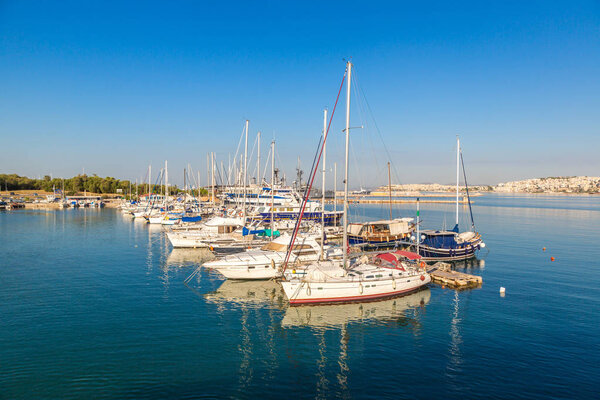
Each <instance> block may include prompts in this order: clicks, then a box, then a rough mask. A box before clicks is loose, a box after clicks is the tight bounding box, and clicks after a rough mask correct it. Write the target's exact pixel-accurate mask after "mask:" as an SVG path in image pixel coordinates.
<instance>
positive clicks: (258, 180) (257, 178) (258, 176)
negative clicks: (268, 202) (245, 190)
mask: <svg viewBox="0 0 600 400" xmlns="http://www.w3.org/2000/svg"><path fill="white" fill-rule="evenodd" d="M257 140H258V149H257V152H256V154H257V155H256V183H257V184H258V186H260V131H258V137H257ZM258 195H259V196H260V191H259V192H258ZM257 200H258V203H259V204H260V199H257Z"/></svg>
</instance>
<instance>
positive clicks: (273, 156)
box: [271, 140, 275, 240]
mask: <svg viewBox="0 0 600 400" xmlns="http://www.w3.org/2000/svg"><path fill="white" fill-rule="evenodd" d="M274 200H275V141H274V140H273V141H272V142H271V240H272V239H273V234H274V233H275V226H274V222H273V219H274V218H273V212H274Z"/></svg>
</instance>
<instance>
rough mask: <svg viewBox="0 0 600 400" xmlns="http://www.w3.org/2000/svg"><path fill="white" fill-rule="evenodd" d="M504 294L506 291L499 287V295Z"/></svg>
mask: <svg viewBox="0 0 600 400" xmlns="http://www.w3.org/2000/svg"><path fill="white" fill-rule="evenodd" d="M504 293H506V289H505V288H504V287H503V286H500V294H504Z"/></svg>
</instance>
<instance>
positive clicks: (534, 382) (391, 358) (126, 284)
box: [0, 194, 600, 399]
mask: <svg viewBox="0 0 600 400" xmlns="http://www.w3.org/2000/svg"><path fill="white" fill-rule="evenodd" d="M360 207H361V209H360V210H358V212H359V214H361V215H367V216H369V217H370V218H373V219H380V218H382V217H386V215H387V212H388V211H387V210H386V209H385V208H383V209H382V208H381V207H379V206H376V205H363V206H360ZM473 207H474V213H475V214H476V215H477V216H478V220H479V222H478V225H479V226H480V229H481V230H482V231H484V232H486V241H487V243H488V247H487V248H486V249H487V251H486V252H484V253H482V254H480V256H479V259H476V260H471V261H468V262H459V263H456V264H455V265H454V268H455V270H456V271H458V272H463V273H467V274H471V275H478V276H481V277H482V278H483V280H484V281H485V282H484V285H483V286H481V287H480V288H478V289H475V290H460V291H455V290H453V289H450V288H448V287H447V286H446V287H445V288H442V287H441V286H440V285H437V284H435V285H434V284H430V285H428V288H427V289H426V290H424V291H419V292H417V293H414V294H412V295H410V296H406V297H399V298H396V299H390V300H383V301H378V302H367V303H353V304H346V305H323V306H308V307H306V306H303V307H290V306H289V305H288V302H287V301H286V297H285V294H284V293H283V290H282V288H281V285H280V284H278V283H277V282H274V281H270V280H267V281H230V280H226V279H224V277H222V276H221V274H219V273H218V272H217V271H214V270H210V269H206V268H202V269H200V271H199V272H198V274H197V276H195V277H194V278H193V279H192V280H191V281H188V282H187V283H184V281H185V280H186V279H187V278H188V277H189V276H190V275H191V274H192V272H193V271H194V270H195V269H196V268H197V266H198V265H201V264H203V263H205V262H208V261H209V260H211V259H214V255H212V254H211V252H210V251H208V252H207V251H206V250H201V249H196V250H194V249H190V250H187V249H172V248H171V246H170V244H169V242H168V240H167V238H166V236H165V228H163V227H161V226H155V225H152V224H146V223H141V222H140V221H137V218H136V219H131V218H129V217H127V216H125V215H123V214H122V213H120V212H118V211H117V210H115V209H111V208H104V209H90V208H79V209H64V210H60V209H59V210H28V209H25V210H14V211H6V212H3V213H1V214H0V235H1V237H2V240H3V251H4V253H5V258H4V260H5V261H4V262H3V263H2V276H3V282H4V283H3V285H2V288H0V299H1V300H2V315H3V321H4V327H5V329H2V330H0V340H1V341H2V343H10V344H11V346H9V347H6V346H4V347H3V348H2V349H3V350H2V360H3V363H2V365H1V366H0V372H1V374H0V383H1V384H2V387H3V391H4V392H3V393H4V395H5V396H6V397H9V398H12V397H19V395H18V394H20V393H21V394H22V393H27V394H28V396H27V397H44V396H49V397H70V396H73V397H89V396H92V395H94V396H95V397H98V398H114V397H120V398H140V397H145V398H147V397H154V396H158V393H160V394H161V396H162V395H165V393H167V395H169V396H171V397H194V396H195V395H197V394H199V393H202V394H204V395H210V396H214V397H252V396H255V395H259V393H261V391H262V389H261V388H262V387H264V386H268V387H270V390H271V392H272V393H273V394H274V395H279V394H281V395H283V394H284V393H285V394H288V395H289V394H290V393H291V394H292V395H293V394H297V395H298V396H301V397H304V396H307V397H316V396H318V395H319V393H323V394H324V393H325V392H327V393H330V392H332V391H333V392H336V393H341V394H346V395H348V396H349V395H351V394H352V395H354V396H359V395H360V394H361V393H363V394H365V395H366V393H365V392H364V390H365V389H364V388H365V386H364V383H365V381H368V380H372V381H375V382H378V384H377V385H376V386H374V387H371V388H370V389H369V393H370V396H373V397H382V396H386V393H388V391H390V390H392V389H391V383H386V382H387V378H386V379H384V378H383V377H382V376H381V369H384V370H387V369H393V370H394V374H393V375H394V377H395V379H399V380H410V381H411V382H413V386H414V388H415V389H416V391H417V393H419V395H418V396H416V397H419V398H429V397H432V396H433V397H435V396H436V393H438V390H439V389H438V387H436V386H431V382H432V380H433V381H439V382H440V384H441V385H443V386H447V387H448V388H449V389H448V390H447V394H446V396H447V397H448V398H451V399H454V398H455V399H459V398H464V397H469V396H470V394H471V393H473V392H474V391H477V392H478V393H480V394H481V395H490V396H491V394H492V393H494V392H496V391H502V393H503V394H504V396H503V397H521V396H526V397H529V398H540V399H541V398H545V397H546V394H545V393H546V392H545V389H544V388H545V387H546V386H547V385H552V387H553V395H554V396H557V397H565V398H566V397H571V396H575V397H580V396H584V397H585V396H586V395H588V394H590V393H593V392H594V390H595V386H596V382H597V380H596V378H597V377H596V376H595V375H594V374H593V373H592V374H590V371H593V370H594V369H593V368H592V365H593V364H595V362H596V360H598V359H600V354H598V352H597V351H596V350H594V349H595V347H594V343H595V341H596V337H597V336H598V335H600V332H599V331H598V326H600V324H598V322H599V321H598V315H597V312H596V310H597V308H598V307H600V293H599V292H598V287H600V286H599V285H600V274H599V272H598V271H597V269H595V268H589V269H588V271H587V276H588V277H587V279H586V280H585V282H583V281H581V280H580V279H578V276H579V273H578V271H579V270H580V266H581V265H594V262H595V261H594V255H593V254H592V253H591V252H586V251H583V249H585V248H588V247H589V246H593V238H594V237H596V236H597V235H598V234H600V231H598V227H599V226H600V223H599V221H600V203H599V202H598V200H597V198H594V197H577V198H574V199H572V198H565V197H558V198H557V197H552V196H545V197H544V196H542V197H540V196H539V195H523V196H517V197H515V196H509V195H493V194H492V195H486V196H482V197H480V200H479V201H478V202H477V203H476V204H474V206H473ZM398 212H401V213H403V214H406V215H408V214H410V213H411V212H414V208H413V207H412V206H410V205H407V206H404V208H400V209H399V210H398ZM449 212H450V214H451V213H452V209H451V208H450V209H449V208H448V207H446V206H443V205H436V204H429V205H423V208H422V213H423V214H426V215H428V223H429V224H431V225H438V226H439V225H441V224H443V221H444V218H445V216H446V215H447V214H448V213H449ZM517 221H518V223H519V224H521V226H522V227H523V229H521V230H517V231H514V230H512V231H511V229H510V228H511V227H512V226H514V224H515V223H517ZM556 225H560V226H561V227H562V229H561V230H560V231H557V230H554V229H550V228H552V227H554V226H556ZM507 232H511V233H510V235H507ZM565 236H568V237H570V238H573V239H571V240H565ZM532 238H535V239H533V240H532ZM59 243H60V244H61V245H60V246H58V244H59ZM524 243H527V244H526V245H523V244H524ZM22 246H27V247H28V248H31V249H32V251H29V252H22V251H20V250H19V249H21V248H22ZM543 247H546V251H543V250H542V248H543ZM107 249H110V251H109V252H107V251H106V250H107ZM550 256H553V257H556V260H557V261H555V262H550ZM484 262H485V265H484ZM500 286H503V287H506V296H505V297H501V296H500V295H499V293H498V290H499V287H500ZM25 287H26V288H28V289H27V294H26V295H24V296H19V297H15V296H13V295H12V294H11V293H14V291H15V290H16V289H17V288H25ZM574 288H577V289H574ZM549 293H552V295H550V294H549ZM573 304H577V307H573ZM548 315H551V316H552V318H548ZM511 321H512V322H511ZM514 321H519V322H518V323H517V322H514ZM573 321H577V322H576V323H575V324H573ZM515 335H517V336H518V337H519V340H514V337H515ZM491 337H494V338H495V339H494V340H492V339H490V338H491ZM381 347H383V348H384V350H383V349H382V348H381ZM559 349H560V351H558V350H559ZM375 354H377V357H374V356H373V355H375ZM424 354H425V356H424ZM578 360H583V361H578ZM506 363H510V364H511V365H513V366H514V367H513V368H510V369H506V368H501V367H500V366H501V365H504V364H506ZM215 365H218V366H219V370H218V372H217V371H215V368H214V366H215ZM458 366H460V368H459V367H458ZM359 368H360V370H361V373H359V374H358V373H355V372H352V371H355V370H357V369H359ZM414 368H417V369H419V370H422V371H423V373H422V374H417V375H415V374H414V371H412V370H413V369H414ZM225 376H229V377H230V376H233V377H235V379H233V380H232V379H229V378H227V379H226V378H225ZM102 377H110V382H109V383H104V380H103V378H102ZM242 377H243V379H242ZM340 378H342V379H340ZM575 379H576V380H577V385H573V382H574V380H575ZM165 380H166V381H169V382H170V385H169V387H168V388H165V386H164V385H163V382H165ZM324 382H326V383H324ZM507 382H512V383H511V384H510V386H507Z"/></svg>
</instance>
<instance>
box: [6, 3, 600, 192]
mask: <svg viewBox="0 0 600 400" xmlns="http://www.w3.org/2000/svg"><path fill="white" fill-rule="evenodd" d="M348 57H352V60H353V63H354V65H355V66H356V72H357V74H356V76H357V79H358V83H359V84H360V88H361V90H362V93H364V95H365V98H366V101H368V105H369V106H370V109H371V110H372V118H371V117H369V118H367V117H365V116H364V113H361V110H362V111H363V112H364V110H365V105H366V101H365V100H364V99H363V100H360V101H359V99H358V98H357V97H356V96H355V97H354V98H353V103H352V104H353V107H352V125H353V126H359V125H364V126H365V129H362V130H361V129H356V130H353V131H352V139H351V140H352V152H351V154H352V158H351V164H352V168H351V183H352V186H354V187H356V186H358V185H359V184H361V185H364V186H367V187H372V186H374V185H376V184H379V183H384V182H385V181H386V180H387V177H386V175H385V172H384V171H385V168H386V167H385V163H386V162H387V160H388V154H389V155H390V156H391V158H392V162H393V165H394V169H395V171H396V174H395V176H394V181H398V182H401V183H417V182H439V183H450V182H452V180H453V176H454V172H453V163H454V159H453V157H454V149H455V136H456V135H457V134H460V136H461V138H462V141H463V152H464V156H465V163H466V167H467V173H468V175H469V177H470V181H471V182H472V183H490V184H491V183H497V182H501V181H507V180H515V179H523V178H530V177H541V176H557V175H592V176H598V175H600V156H599V155H598V151H599V149H600V3H599V2H597V1H564V2H562V1H561V2H553V1H548V0H546V1H539V2H537V1H495V2H486V1H473V2H439V3H438V2H431V1H429V2H419V1H410V2H404V1H391V2H377V1H364V0H363V1H344V2H324V1H315V2H311V1H302V2H291V1H272V2H260V1H249V2H227V1H213V2H202V1H189V2H185V1H167V2H165V1H163V2H151V1H143V2H142V1H140V2H125V1H114V2H112V1H47V2H45V1H9V0H0V90H1V93H0V149H1V152H0V154H1V155H0V173H18V174H21V175H27V176H31V177H38V176H42V175H45V174H52V175H53V176H55V177H57V176H72V175H74V174H77V173H79V172H81V171H82V170H83V169H85V172H86V173H88V174H91V173H96V174H98V175H100V176H107V175H108V176H114V177H117V178H122V179H123V178H124V179H135V178H140V177H143V176H144V174H145V171H146V169H147V165H148V164H149V163H152V164H153V168H155V170H157V169H158V168H159V167H160V166H161V165H162V164H164V160H165V159H167V160H169V166H170V176H172V179H173V180H174V181H175V182H178V183H181V182H182V177H181V176H182V171H183V168H184V166H185V165H186V164H187V163H190V164H191V165H192V167H194V168H200V170H201V172H202V176H205V169H206V153H207V152H208V151H214V152H216V154H217V158H218V160H219V161H218V162H219V163H220V161H221V160H223V161H224V162H225V164H227V160H228V154H229V153H232V154H233V153H235V150H236V146H237V143H238V140H239V137H240V133H241V132H242V128H243V124H244V120H245V119H249V120H250V132H251V134H252V136H251V138H250V140H249V142H250V146H251V145H252V143H253V142H254V135H255V134H256V131H257V130H261V131H262V132H263V146H262V154H263V159H264V158H266V153H267V151H268V149H267V142H268V141H270V139H272V138H273V137H275V139H276V141H277V148H278V149H277V153H278V159H279V162H280V165H279V166H280V167H281V168H283V169H284V170H285V171H286V172H287V175H288V176H291V175H293V173H294V172H293V171H294V168H295V165H296V160H297V157H298V156H300V157H301V162H302V166H303V168H304V169H308V168H309V164H310V162H311V161H312V156H313V152H314V149H315V146H316V144H317V142H318V138H319V135H320V130H321V128H322V110H323V108H324V107H328V108H329V109H331V108H332V106H333V102H334V101H335V96H336V94H337V90H338V87H339V84H340V80H341V77H342V75H343V71H344V59H345V58H348ZM353 95H354V93H353ZM340 106H341V107H340V108H339V109H338V113H336V118H335V119H334V123H333V126H332V134H334V135H333V136H332V140H331V144H330V146H329V149H328V150H329V153H328V161H329V162H332V161H334V160H335V161H337V162H338V172H339V174H338V177H341V165H342V162H343V160H342V156H343V142H342V134H341V129H342V128H343V123H344V118H343V112H344V102H343V100H342V101H341V103H340ZM361 115H362V117H361ZM373 121H375V122H376V124H377V126H378V127H379V132H380V134H381V137H382V138H383V141H384V142H385V145H386V148H387V151H386V150H385V149H384V148H383V146H382V141H381V140H380V138H379V133H378V131H377V129H375V124H374V122H373ZM339 182H341V178H340V179H339Z"/></svg>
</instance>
